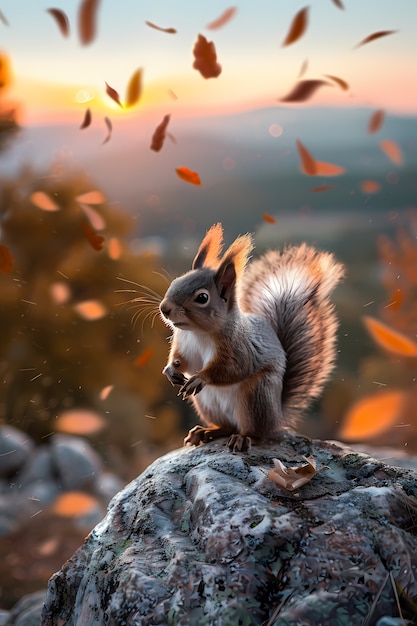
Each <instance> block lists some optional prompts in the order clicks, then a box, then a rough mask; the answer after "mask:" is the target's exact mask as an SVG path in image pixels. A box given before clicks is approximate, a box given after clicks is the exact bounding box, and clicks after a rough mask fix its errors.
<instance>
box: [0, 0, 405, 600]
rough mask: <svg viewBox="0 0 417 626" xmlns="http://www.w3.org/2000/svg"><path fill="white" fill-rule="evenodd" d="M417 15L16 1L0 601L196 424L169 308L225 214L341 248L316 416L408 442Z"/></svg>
mask: <svg viewBox="0 0 417 626" xmlns="http://www.w3.org/2000/svg"><path fill="white" fill-rule="evenodd" d="M416 31H417V7H416V5H415V3H413V2H410V0H397V2H395V3H392V2H382V1H381V0H367V2H366V3H358V2H354V1H353V0H343V2H341V1H340V0H338V1H336V0H333V1H332V0H312V2H310V4H309V6H308V7H307V6H306V5H304V4H303V3H301V2H298V1H297V2H293V1H292V2H290V1H286V0H282V1H281V2H272V1H268V0H260V1H259V2H256V3H253V2H252V1H250V0H245V1H243V0H242V1H241V2H239V3H238V4H236V5H234V6H229V5H227V4H224V3H223V2H220V1H219V0H213V1H212V2H210V3H195V2H191V0H189V1H188V0H179V2H177V3H175V4H174V3H172V2H169V1H168V0H158V1H157V2H136V1H135V0H122V2H114V1H112V0H101V2H100V1H99V0H96V1H91V0H89V1H88V2H85V1H84V2H82V1H81V0H80V1H79V2H74V1H73V0H60V1H59V7H58V6H56V5H54V7H53V9H52V10H49V9H48V7H45V3H41V2H38V0H34V1H33V2H31V3H28V2H26V1H25V0H5V1H4V2H3V3H2V5H1V11H0V35H1V36H0V319H1V324H0V345H1V352H0V383H1V385H0V608H8V607H10V606H11V605H12V604H13V603H14V602H15V601H16V600H17V599H18V598H19V597H21V596H22V595H23V594H24V593H27V592H29V591H33V590H36V589H42V588H43V587H45V585H46V581H47V579H48V578H49V576H50V575H51V574H52V573H53V572H54V571H55V570H56V569H58V568H59V567H60V565H61V564H62V562H63V561H64V560H65V559H66V558H68V557H69V556H70V555H71V554H72V553H73V552H74V550H75V549H76V548H77V547H78V545H80V543H81V542H82V541H83V538H84V537H85V535H86V533H87V532H88V531H89V530H90V529H91V528H92V526H93V525H94V524H95V523H96V522H97V521H99V519H101V517H102V516H103V515H104V513H105V507H106V505H107V503H108V500H109V499H110V498H111V496H112V495H113V494H114V493H115V492H117V491H118V489H120V488H121V487H122V486H123V485H124V484H125V483H126V482H127V481H128V480H131V479H132V478H134V477H135V476H137V475H138V474H139V473H140V472H141V471H142V470H143V469H144V468H146V467H147V465H148V464H149V463H150V462H151V461H152V460H154V459H155V458H157V457H158V456H160V455H161V454H163V453H165V452H167V451H169V450H173V449H175V448H177V447H179V446H181V445H182V440H183V437H184V435H185V434H186V432H187V430H188V428H189V427H191V426H193V425H194V424H195V423H196V418H195V416H194V415H193V413H192V410H191V409H190V408H189V407H188V406H187V405H186V404H185V403H183V402H182V401H180V400H179V399H178V398H177V397H176V390H175V389H173V388H172V387H171V386H170V385H169V383H168V382H167V380H166V379H165V377H164V376H162V374H161V370H162V368H163V366H164V364H165V362H166V358H167V354H168V348H169V344H168V342H167V338H168V335H169V331H168V330H167V328H166V327H165V326H164V325H163V324H162V322H161V321H160V319H159V317H158V315H157V305H158V301H159V299H160V297H161V296H162V295H163V294H164V292H165V290H166V288H167V286H168V284H169V282H170V280H171V279H172V278H173V277H175V276H177V275H178V274H179V273H182V272H184V271H186V270H187V269H188V268H189V267H190V263H191V261H192V258H193V256H194V254H195V252H196V249H197V247H198V244H199V241H200V240H201V238H202V237H203V235H204V233H205V231H206V230H207V229H208V228H209V227H210V226H211V225H212V224H213V223H215V222H217V221H221V222H222V223H223V225H224V228H225V239H226V242H227V243H228V242H231V241H232V240H233V239H234V238H235V237H236V236H237V235H238V234H240V233H244V232H248V231H249V232H253V233H254V238H255V243H256V251H255V254H258V253H261V252H262V251H264V250H266V249H268V248H271V247H281V246H283V245H285V243H299V242H302V241H307V242H308V243H310V244H313V245H315V246H317V247H319V248H322V249H325V250H329V251H332V252H334V253H335V254H336V256H337V257H338V259H340V260H341V261H343V262H344V263H345V264H346V267H347V275H346V279H345V281H344V284H343V285H342V286H341V287H340V288H338V289H337V292H336V294H335V303H336V307H337V311H338V315H339V318H340V322H341V324H340V332H339V346H338V363H337V368H336V370H335V374H334V376H333V377H332V380H331V382H330V383H329V384H328V386H327V388H326V392H325V394H324V395H323V398H322V399H321V400H320V402H318V403H317V404H316V405H315V406H314V407H313V408H312V410H311V411H310V413H309V415H307V416H306V418H305V420H304V421H303V423H302V424H301V425H300V430H301V431H302V432H304V433H305V434H307V435H309V436H311V437H315V438H330V439H339V440H342V441H345V442H348V443H351V442H352V443H360V444H362V445H365V446H367V447H368V448H369V447H370V446H371V447H372V448H377V447H378V446H379V449H380V453H378V454H379V456H380V457H381V458H382V457H387V455H388V456H389V455H390V454H391V452H389V453H387V451H386V447H387V446H388V445H389V446H391V448H392V447H394V448H395V449H396V455H395V456H396V462H397V461H398V458H402V457H405V456H406V455H411V456H413V455H415V454H416V451H417V422H416V417H415V408H414V407H415V406H416V401H417V392H416V376H417V339H416V334H417V315H416V311H417V243H416V236H417V171H416V167H417V117H416V114H417V90H416V88H415V85H416V80H417V76H416V74H417V71H416V67H417V65H416V61H417V58H416V57H417V49H416V43H415V42H416V41H417V32H416ZM199 34H200V35H202V36H203V37H204V38H205V40H206V49H204V48H203V53H202V58H200V57H201V55H198V53H197V56H198V57H199V60H198V59H197V61H196V54H195V52H193V51H194V47H195V44H196V42H197V38H198V35H199ZM210 42H213V44H212V45H211V46H210ZM216 57H217V58H216ZM195 62H196V65H197V68H196V67H193V64H194V63H195ZM218 65H220V66H221V71H220V72H219V67H218ZM201 68H202V69H201ZM207 75H208V76H209V77H208V78H207V77H205V76H207ZM166 116H169V117H166ZM161 124H162V126H161ZM158 127H159V131H158V132H157V134H156V137H155V131H156V129H157V128H158ZM151 146H152V147H151ZM306 151H307V152H308V154H309V155H310V164H311V161H313V162H314V168H313V170H311V169H310V170H309V166H308V163H309V162H308V159H307V161H306ZM179 168H186V169H185V170H184V169H180V170H179V172H177V170H178V169H179ZM187 171H190V172H191V173H195V174H194V175H192V174H188V176H187ZM184 172H185V174H184ZM179 174H182V176H180V175H179ZM197 175H198V177H199V178H198V179H197V178H196V177H197ZM190 177H191V178H190ZM198 181H200V184H195V183H196V182H198ZM136 298H139V299H140V300H139V301H136V302H135V299H136ZM375 454H377V453H375Z"/></svg>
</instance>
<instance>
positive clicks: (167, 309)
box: [159, 300, 171, 320]
mask: <svg viewBox="0 0 417 626" xmlns="http://www.w3.org/2000/svg"><path fill="white" fill-rule="evenodd" d="M159 310H160V311H161V313H162V315H163V316H164V317H166V318H167V320H169V316H170V314H171V305H170V304H169V302H167V301H166V300H162V302H161V304H160V305H159Z"/></svg>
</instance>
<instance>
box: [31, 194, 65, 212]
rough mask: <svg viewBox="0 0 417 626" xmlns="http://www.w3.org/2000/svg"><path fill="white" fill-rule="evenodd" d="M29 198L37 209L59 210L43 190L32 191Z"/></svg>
mask: <svg viewBox="0 0 417 626" xmlns="http://www.w3.org/2000/svg"><path fill="white" fill-rule="evenodd" d="M30 200H31V202H32V203H33V204H34V205H35V206H36V207H38V209H42V211H51V212H52V211H59V210H60V207H59V206H58V205H57V203H56V202H55V201H54V200H52V198H51V197H50V196H48V194H47V193H45V192H44V191H34V192H33V193H31V194H30Z"/></svg>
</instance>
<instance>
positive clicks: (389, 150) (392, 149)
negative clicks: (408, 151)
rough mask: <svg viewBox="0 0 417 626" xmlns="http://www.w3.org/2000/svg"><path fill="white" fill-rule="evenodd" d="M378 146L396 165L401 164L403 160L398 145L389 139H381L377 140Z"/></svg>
mask: <svg viewBox="0 0 417 626" xmlns="http://www.w3.org/2000/svg"><path fill="white" fill-rule="evenodd" d="M379 147H380V148H381V150H382V152H384V153H385V154H386V155H387V157H388V158H389V159H390V160H391V161H392V162H393V163H395V164H396V165H401V164H402V163H403V161H404V157H403V153H402V151H401V148H400V146H399V145H398V144H397V143H395V141H392V140H391V139H383V140H382V141H380V142H379Z"/></svg>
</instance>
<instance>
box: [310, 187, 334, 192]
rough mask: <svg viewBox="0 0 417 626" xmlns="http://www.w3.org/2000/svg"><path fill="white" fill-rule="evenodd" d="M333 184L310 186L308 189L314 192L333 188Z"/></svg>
mask: <svg viewBox="0 0 417 626" xmlns="http://www.w3.org/2000/svg"><path fill="white" fill-rule="evenodd" d="M334 188H335V187H334V185H319V186H317V187H312V188H311V189H310V191H313V192H314V193H320V192H321V191H329V190H330V189H334Z"/></svg>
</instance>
